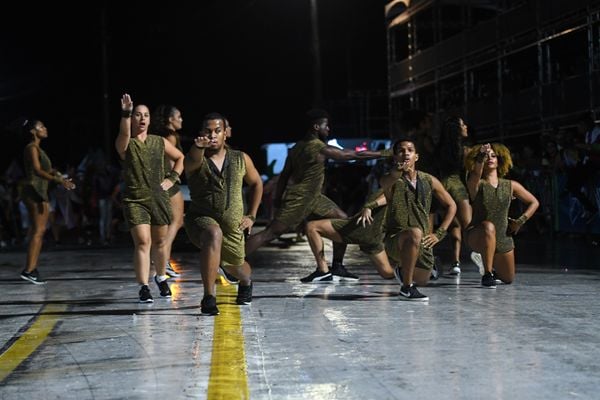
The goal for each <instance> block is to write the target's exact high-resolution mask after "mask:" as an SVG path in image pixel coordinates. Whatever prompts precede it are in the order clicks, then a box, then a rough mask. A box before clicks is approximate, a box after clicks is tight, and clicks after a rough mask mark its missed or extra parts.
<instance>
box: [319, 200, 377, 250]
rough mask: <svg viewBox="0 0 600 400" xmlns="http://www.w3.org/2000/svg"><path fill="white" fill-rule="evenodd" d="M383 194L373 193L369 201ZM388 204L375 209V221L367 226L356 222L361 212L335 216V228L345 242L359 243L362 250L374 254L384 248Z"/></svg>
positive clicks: (333, 220) (332, 221) (333, 222)
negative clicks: (348, 216)
mask: <svg viewBox="0 0 600 400" xmlns="http://www.w3.org/2000/svg"><path fill="white" fill-rule="evenodd" d="M379 195H381V191H380V192H377V193H374V194H372V195H371V196H369V198H368V199H367V202H369V201H371V200H375V199H376V198H377V197H379ZM386 211H387V206H383V207H377V208H375V209H373V211H372V213H371V216H372V217H373V222H372V223H371V224H369V225H366V226H365V227H363V226H362V224H358V225H357V224H356V222H357V220H358V218H359V217H360V215H361V213H358V214H356V215H354V216H353V217H350V218H335V219H332V220H331V225H332V226H333V229H335V231H336V232H337V233H338V234H339V235H340V236H341V237H342V240H343V242H344V243H345V244H358V245H359V247H360V250H361V251H363V252H364V253H366V254H369V255H374V254H378V253H381V252H382V251H383V250H384V246H383V240H384V237H385V232H384V230H383V224H384V222H385V218H386Z"/></svg>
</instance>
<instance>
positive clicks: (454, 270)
mask: <svg viewBox="0 0 600 400" xmlns="http://www.w3.org/2000/svg"><path fill="white" fill-rule="evenodd" d="M449 274H450V275H460V263H459V262H458V261H457V262H455V263H454V264H452V265H451V266H450V271H449Z"/></svg>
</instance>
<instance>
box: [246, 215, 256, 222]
mask: <svg viewBox="0 0 600 400" xmlns="http://www.w3.org/2000/svg"><path fill="white" fill-rule="evenodd" d="M244 216H245V217H246V218H248V219H249V220H250V221H252V222H256V217H255V216H254V215H250V214H248V215H244Z"/></svg>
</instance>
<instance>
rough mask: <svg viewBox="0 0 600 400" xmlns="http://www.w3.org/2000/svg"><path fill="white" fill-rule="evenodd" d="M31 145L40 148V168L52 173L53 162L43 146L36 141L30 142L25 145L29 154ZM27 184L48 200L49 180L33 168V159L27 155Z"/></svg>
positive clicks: (25, 158) (25, 160)
mask: <svg viewBox="0 0 600 400" xmlns="http://www.w3.org/2000/svg"><path fill="white" fill-rule="evenodd" d="M31 146H35V147H37V149H38V154H39V162H40V168H42V170H44V171H46V172H48V173H49V174H50V173H52V163H51V162H50V158H49V157H48V155H47V154H46V152H45V151H44V150H42V148H41V147H39V146H37V145H36V144H35V143H29V144H28V145H27V146H25V154H27V149H28V148H29V147H31ZM24 162H25V180H26V181H25V182H26V183H25V185H26V186H29V188H30V189H29V190H31V189H33V191H35V193H37V194H38V195H39V196H40V197H41V198H42V199H43V200H44V201H48V182H49V181H48V180H47V179H44V178H42V177H41V176H38V175H37V174H36V173H35V171H34V170H33V160H31V159H30V158H29V157H27V156H26V155H25V157H24Z"/></svg>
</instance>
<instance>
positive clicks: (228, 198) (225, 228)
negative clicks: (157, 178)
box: [184, 149, 246, 266]
mask: <svg viewBox="0 0 600 400" xmlns="http://www.w3.org/2000/svg"><path fill="white" fill-rule="evenodd" d="M245 175H246V162H245V160H244V153H242V152H241V151H237V150H231V149H228V150H227V154H226V155H225V161H224V163H223V167H222V169H221V171H219V170H218V168H217V167H216V166H215V164H214V163H213V161H212V160H211V159H210V158H207V157H205V158H204V162H203V163H202V165H201V166H200V168H198V169H197V170H196V171H194V172H192V173H191V174H188V184H189V188H190V197H191V199H192V203H191V204H190V206H189V209H188V211H187V212H186V214H185V221H184V223H185V230H186V232H187V235H188V237H189V238H190V240H191V241H192V243H194V244H195V245H196V246H197V247H201V243H200V237H201V235H202V232H203V231H204V230H205V229H206V228H207V227H208V226H209V225H219V227H220V228H221V231H222V232H223V244H222V246H221V263H222V264H223V265H225V266H228V265H231V266H240V265H242V264H243V263H244V257H245V256H246V253H245V250H244V243H245V240H244V234H243V232H242V231H240V229H239V225H240V223H241V221H242V217H243V216H244V199H243V192H242V188H243V185H244V176H245Z"/></svg>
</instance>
